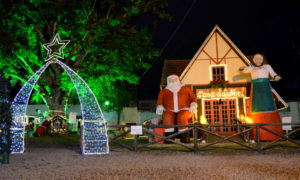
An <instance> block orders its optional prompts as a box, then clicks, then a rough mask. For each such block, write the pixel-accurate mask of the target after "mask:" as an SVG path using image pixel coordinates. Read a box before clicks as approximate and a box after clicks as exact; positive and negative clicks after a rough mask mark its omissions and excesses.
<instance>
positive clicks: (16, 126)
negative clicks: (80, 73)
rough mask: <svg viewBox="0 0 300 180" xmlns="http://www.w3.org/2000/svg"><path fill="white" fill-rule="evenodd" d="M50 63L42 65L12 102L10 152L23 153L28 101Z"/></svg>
mask: <svg viewBox="0 0 300 180" xmlns="http://www.w3.org/2000/svg"><path fill="white" fill-rule="evenodd" d="M51 63H52V62H50V61H49V62H47V63H46V64H45V65H43V66H42V67H41V68H40V69H39V70H38V71H37V72H36V73H35V74H34V75H32V76H31V77H30V79H29V80H28V81H27V82H26V83H25V84H24V85H23V87H22V88H21V90H20V91H19V92H18V94H17V95H16V97H15V98H14V100H13V102H12V106H11V109H12V125H11V132H12V133H11V136H12V137H11V141H12V142H11V148H10V149H11V152H12V153H23V152H24V133H25V115H26V110H27V105H28V101H29V98H30V95H31V92H32V90H33V86H34V85H35V84H36V82H37V81H38V79H39V78H40V76H41V74H42V73H43V72H44V71H45V69H46V68H47V67H48V66H49V65H50V64H51Z"/></svg>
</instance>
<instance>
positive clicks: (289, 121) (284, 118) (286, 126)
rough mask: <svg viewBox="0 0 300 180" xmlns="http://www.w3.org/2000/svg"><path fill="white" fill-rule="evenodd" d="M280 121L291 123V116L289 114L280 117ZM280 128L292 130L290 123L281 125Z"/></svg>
mask: <svg viewBox="0 0 300 180" xmlns="http://www.w3.org/2000/svg"><path fill="white" fill-rule="evenodd" d="M282 123H292V117H291V116H287V117H282ZM282 130H285V131H289V130H292V126H291V125H283V126H282Z"/></svg>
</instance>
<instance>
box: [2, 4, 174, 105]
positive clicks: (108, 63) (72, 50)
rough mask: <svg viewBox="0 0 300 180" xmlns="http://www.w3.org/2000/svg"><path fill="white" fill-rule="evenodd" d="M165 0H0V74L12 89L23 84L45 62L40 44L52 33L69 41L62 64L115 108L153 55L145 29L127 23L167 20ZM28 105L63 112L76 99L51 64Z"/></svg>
mask: <svg viewBox="0 0 300 180" xmlns="http://www.w3.org/2000/svg"><path fill="white" fill-rule="evenodd" d="M166 6H167V1H166V0H85V1H78V0H28V1H5V2H4V1H1V2H0V9H1V14H0V18H1V24H0V32H1V37H0V38H1V39H0V60H1V63H0V70H1V71H2V72H3V74H4V75H5V77H6V78H10V79H11V84H12V85H13V86H15V85H17V84H20V85H22V84H23V83H25V82H26V81H27V80H28V79H29V77H30V76H31V75H33V74H34V72H35V71H36V70H37V69H39V68H40V67H41V66H42V65H43V64H45V62H44V60H45V59H46V53H45V52H46V51H45V50H44V48H43V44H44V43H48V42H50V41H51V40H52V38H53V37H54V35H55V34H56V33H59V34H60V37H61V39H63V40H65V39H68V40H71V42H70V43H69V44H68V45H67V47H66V48H65V49H64V55H65V59H64V60H63V62H64V63H65V64H67V65H68V66H69V67H71V68H72V69H73V70H74V71H75V72H77V73H78V74H79V75H80V76H81V77H82V78H83V79H84V80H85V81H86V82H87V83H88V85H89V86H90V87H91V89H92V90H93V92H94V93H95V95H96V97H97V99H98V101H99V102H100V104H103V103H104V102H105V101H109V102H110V104H109V106H108V107H107V108H114V109H120V107H122V106H123V105H124V104H125V103H127V102H128V101H129V99H130V98H132V97H133V93H132V92H134V85H136V84H137V83H138V81H139V76H138V75H137V71H139V70H142V69H147V68H149V60H151V59H152V58H153V57H155V56H158V51H156V50H155V49H154V47H153V44H152V36H151V32H150V30H149V28H147V27H142V26H136V25H134V24H133V23H132V20H133V19H134V18H136V17H138V16H140V15H143V14H145V13H154V14H157V15H158V16H160V17H161V18H169V16H168V14H166V13H165V12H164V8H165V7H166ZM34 89H35V90H34V92H33V95H32V98H31V101H34V102H36V103H40V102H42V101H44V102H45V103H47V104H48V105H49V107H50V109H62V107H63V106H64V105H65V104H66V103H68V101H69V102H70V101H71V102H74V101H76V96H77V95H76V92H75V88H74V86H73V84H72V82H71V81H70V79H69V77H68V76H67V73H66V72H64V71H63V69H62V68H60V67H59V66H58V65H56V64H51V65H50V67H49V68H48V69H47V70H46V71H45V72H44V74H43V75H42V76H41V78H40V80H39V81H38V84H37V85H36V86H35V88H34Z"/></svg>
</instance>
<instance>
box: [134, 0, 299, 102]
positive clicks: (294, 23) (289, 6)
mask: <svg viewBox="0 0 300 180" xmlns="http://www.w3.org/2000/svg"><path fill="white" fill-rule="evenodd" d="M189 9H190V11H188V10H189ZM299 9H300V6H299V5H298V3H297V1H296V0H284V1H283V0H270V1H263V0H262V1H259V0H240V1H224V0H216V1H210V0H201V1H200V0H169V7H168V8H167V12H168V13H170V15H171V16H172V17H173V18H172V20H171V21H167V20H161V21H159V23H158V25H157V28H156V30H155V32H154V42H155V45H156V47H157V48H158V49H159V50H161V51H162V55H161V56H160V57H159V58H157V59H154V60H153V63H152V67H151V69H150V70H148V71H147V72H146V73H145V74H144V75H143V76H142V79H141V84H140V88H139V99H156V98H157V94H158V91H159V81H160V76H161V71H162V66H163V61H164V59H191V58H192V57H193V56H194V54H195V53H196V51H197V50H198V49H199V48H200V46H201V45H202V43H203V42H204V40H205V38H206V37H207V36H208V35H209V33H210V32H211V31H212V29H213V27H214V26H215V25H216V24H217V25H219V27H220V28H221V29H222V30H223V31H224V32H225V34H227V36H228V37H229V38H230V39H231V40H232V41H233V43H234V44H235V45H236V46H237V47H238V48H239V49H240V50H241V51H242V52H243V53H244V54H245V55H246V56H248V55H253V54H255V53H263V54H265V55H266V57H267V60H268V61H269V63H270V65H271V66H272V67H273V69H274V70H275V72H277V73H278V74H280V75H281V76H282V78H283V79H282V80H281V81H280V82H272V86H273V87H274V88H275V89H276V90H277V92H278V93H279V94H280V95H281V96H282V97H283V98H284V99H285V100H300V95H299V92H300V80H299V79H300V78H299V77H300V34H299V33H300V28H299V27H300V15H299ZM187 12H189V13H188V14H187ZM186 14H187V16H186V18H185V20H184V21H183V23H182V24H181V22H182V20H183V19H184V16H185V15H186ZM153 19H155V17H154V16H151V15H146V16H144V17H142V18H141V19H140V21H143V22H144V23H145V24H147V22H150V21H152V20H153ZM180 24H181V26H180ZM178 27H179V28H178ZM176 28H178V29H177V30H176ZM174 32H176V33H175V34H174V36H173V38H171V37H172V34H173V33H174ZM168 40H169V42H168ZM167 42H168V43H167ZM164 46H165V48H163V47H164Z"/></svg>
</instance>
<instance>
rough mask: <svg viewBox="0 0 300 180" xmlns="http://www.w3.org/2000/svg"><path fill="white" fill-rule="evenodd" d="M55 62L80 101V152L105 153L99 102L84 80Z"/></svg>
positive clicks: (105, 142) (104, 133)
mask: <svg viewBox="0 0 300 180" xmlns="http://www.w3.org/2000/svg"><path fill="white" fill-rule="evenodd" d="M55 63H57V64H59V65H61V67H62V68H63V69H64V70H65V71H66V72H67V73H68V75H69V77H70V78H71V80H72V82H73V84H74V86H75V88H76V91H77V94H78V97H79V101H80V106H81V111H82V117H83V129H82V147H81V149H82V154H106V153H108V152H109V146H108V140H107V129H106V121H105V119H104V116H103V113H102V111H101V108H100V106H99V103H98V101H97V99H96V97H95V95H94V93H93V92H92V90H91V89H90V88H89V86H88V85H87V84H86V83H85V82H84V80H83V79H82V78H81V77H80V76H79V75H78V74H77V73H75V72H74V71H73V70H72V69H71V68H69V67H68V66H67V65H66V64H64V63H62V62H61V61H59V60H56V61H55Z"/></svg>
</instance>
